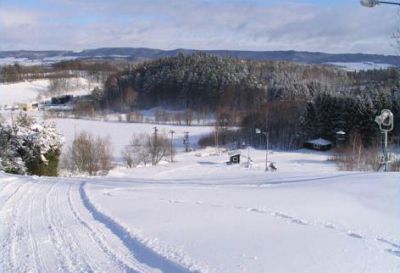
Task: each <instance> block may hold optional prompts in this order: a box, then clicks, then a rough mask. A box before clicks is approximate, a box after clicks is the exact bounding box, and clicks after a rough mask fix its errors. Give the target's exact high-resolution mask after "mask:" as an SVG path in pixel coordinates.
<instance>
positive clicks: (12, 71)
mask: <svg viewBox="0 0 400 273" xmlns="http://www.w3.org/2000/svg"><path fill="white" fill-rule="evenodd" d="M119 67H120V65H119V64H118V63H113V62H106V61H104V62H103V61H92V60H70V61H61V62H58V63H54V64H52V65H21V64H18V63H15V64H12V65H5V66H2V67H0V82H5V83H12V82H20V81H25V80H37V79H60V78H71V77H79V76H84V77H87V78H89V79H93V80H95V81H98V82H100V81H101V82H104V81H105V80H106V79H107V78H108V77H109V76H110V75H111V74H114V73H116V72H117V71H119ZM126 67H129V66H128V65H125V68H126Z"/></svg>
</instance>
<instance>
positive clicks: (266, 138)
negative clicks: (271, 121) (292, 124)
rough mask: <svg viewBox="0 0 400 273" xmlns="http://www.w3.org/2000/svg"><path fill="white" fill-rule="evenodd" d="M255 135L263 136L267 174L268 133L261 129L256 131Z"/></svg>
mask: <svg viewBox="0 0 400 273" xmlns="http://www.w3.org/2000/svg"><path fill="white" fill-rule="evenodd" d="M256 134H263V135H264V136H265V171H266V172H268V148H269V133H268V132H263V131H261V129H256Z"/></svg>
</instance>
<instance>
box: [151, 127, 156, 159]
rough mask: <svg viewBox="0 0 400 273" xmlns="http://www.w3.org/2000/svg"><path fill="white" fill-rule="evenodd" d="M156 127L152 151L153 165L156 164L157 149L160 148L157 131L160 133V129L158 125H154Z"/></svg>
mask: <svg viewBox="0 0 400 273" xmlns="http://www.w3.org/2000/svg"><path fill="white" fill-rule="evenodd" d="M153 129H154V133H153V134H154V143H153V151H152V155H151V163H152V165H156V162H155V161H156V159H155V157H156V154H157V149H158V142H157V133H158V129H157V127H153Z"/></svg>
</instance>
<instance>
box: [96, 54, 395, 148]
mask: <svg viewBox="0 0 400 273" xmlns="http://www.w3.org/2000/svg"><path fill="white" fill-rule="evenodd" d="M399 79H400V73H399V71H398V70H397V69H394V68H393V69H387V70H370V71H359V72H347V71H344V70H341V69H338V68H335V67H332V66H328V65H307V64H301V63H294V62H285V61H250V60H239V59H235V58H223V57H218V56H213V55H207V54H205V53H195V54H192V55H183V54H180V55H178V56H176V57H167V58H162V59H158V60H155V61H150V62H145V63H141V64H137V65H135V66H133V67H130V68H129V69H127V70H124V71H122V72H118V73H115V74H113V75H111V76H110V77H109V78H108V79H107V81H106V82H105V85H104V89H103V90H102V91H100V92H99V91H98V90H97V93H96V99H97V100H96V103H97V107H99V108H100V109H101V110H109V111H110V110H111V111H121V112H131V111H136V110H140V109H149V108H153V107H163V108H165V109H171V110H188V109H189V110H191V111H194V112H207V113H210V112H211V113H214V114H215V116H216V118H217V119H218V118H223V120H224V122H223V123H224V124H225V125H226V126H240V127H241V128H242V130H241V134H240V138H241V139H245V140H246V141H247V142H253V144H254V142H256V143H260V142H262V141H260V140H259V137H255V136H254V131H255V128H261V129H263V130H267V131H269V132H270V137H271V143H272V146H275V147H277V148H282V149H292V148H296V147H299V146H300V145H301V144H302V142H303V141H304V140H307V139H310V138H317V137H324V138H326V139H329V140H334V139H335V133H336V132H337V131H339V130H343V131H345V132H346V133H347V135H348V136H354V135H360V136H362V142H363V144H364V145H365V146H369V145H372V144H376V143H377V141H376V139H377V138H378V137H379V131H378V129H377V126H376V125H375V124H374V118H375V116H376V115H377V114H378V113H380V111H381V110H382V109H385V108H388V109H391V110H392V111H393V112H394V113H395V116H396V117H397V115H396V114H397V113H398V111H399V110H398V105H399V104H400V96H399ZM395 122H396V125H399V120H398V119H397V118H396V120H395ZM225 125H224V126H225ZM399 127H400V126H395V128H396V132H395V134H394V135H398V132H399V129H400V128H399Z"/></svg>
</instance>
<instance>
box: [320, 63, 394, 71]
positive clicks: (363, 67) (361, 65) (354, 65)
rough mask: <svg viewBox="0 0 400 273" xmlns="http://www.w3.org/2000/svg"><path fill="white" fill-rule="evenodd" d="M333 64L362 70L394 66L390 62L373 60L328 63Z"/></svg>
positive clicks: (348, 68) (348, 69) (351, 69)
mask: <svg viewBox="0 0 400 273" xmlns="http://www.w3.org/2000/svg"><path fill="white" fill-rule="evenodd" d="M327 64H330V65H333V66H337V67H340V68H342V69H344V70H346V71H361V70H381V69H388V68H391V67H394V66H393V65H390V64H383V63H373V62H359V63H354V62H330V63H327Z"/></svg>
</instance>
